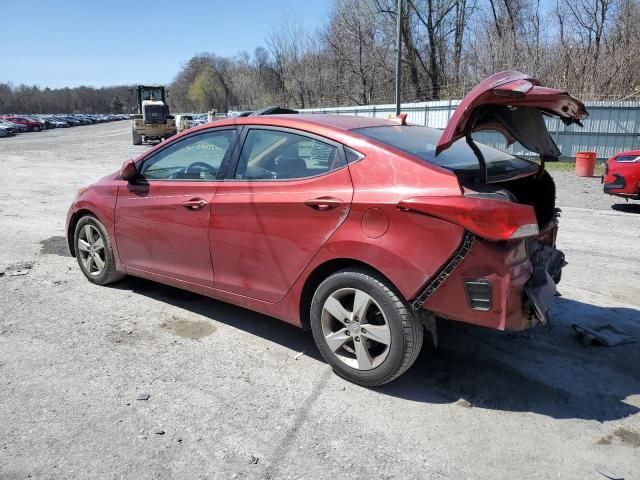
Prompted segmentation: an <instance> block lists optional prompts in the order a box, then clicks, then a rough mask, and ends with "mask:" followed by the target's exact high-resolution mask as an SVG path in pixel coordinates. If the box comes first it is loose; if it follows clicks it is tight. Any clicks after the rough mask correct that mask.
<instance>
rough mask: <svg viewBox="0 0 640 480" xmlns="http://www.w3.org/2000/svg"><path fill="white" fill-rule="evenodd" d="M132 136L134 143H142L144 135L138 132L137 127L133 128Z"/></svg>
mask: <svg viewBox="0 0 640 480" xmlns="http://www.w3.org/2000/svg"><path fill="white" fill-rule="evenodd" d="M131 138H132V139H133V144H134V145H142V135H140V134H139V133H138V132H136V129H135V128H132V129H131Z"/></svg>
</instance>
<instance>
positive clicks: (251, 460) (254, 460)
mask: <svg viewBox="0 0 640 480" xmlns="http://www.w3.org/2000/svg"><path fill="white" fill-rule="evenodd" d="M259 461H260V458H259V457H254V456H253V455H251V456H250V457H249V463H250V464H251V465H257V464H258V462H259Z"/></svg>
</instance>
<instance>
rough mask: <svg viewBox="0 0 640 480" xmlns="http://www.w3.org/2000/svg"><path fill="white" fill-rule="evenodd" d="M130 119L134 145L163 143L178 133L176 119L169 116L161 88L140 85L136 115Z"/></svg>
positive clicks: (162, 88) (163, 91)
mask: <svg viewBox="0 0 640 480" xmlns="http://www.w3.org/2000/svg"><path fill="white" fill-rule="evenodd" d="M130 118H131V137H132V140H133V144H134V145H142V143H143V142H147V143H148V142H152V141H162V140H164V139H165V138H169V137H171V136H172V135H175V134H176V133H177V129H176V121H175V118H174V117H173V115H170V114H169V106H168V105H167V103H166V99H165V90H164V87H161V86H148V85H138V88H137V106H136V113H134V114H132V115H131V116H130Z"/></svg>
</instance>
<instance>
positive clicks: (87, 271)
mask: <svg viewBox="0 0 640 480" xmlns="http://www.w3.org/2000/svg"><path fill="white" fill-rule="evenodd" d="M74 242H75V252H76V258H77V259H78V265H80V270H82V273H84V276H85V277H87V279H88V280H89V281H90V282H91V283H95V284H97V285H107V284H109V283H113V282H117V281H118V280H120V279H122V278H123V277H124V275H123V274H122V273H120V272H118V271H116V263H115V258H114V254H113V248H112V247H111V240H110V238H109V235H108V234H107V231H106V229H105V228H104V225H102V223H100V221H99V220H98V219H97V218H95V217H93V216H91V215H85V216H84V217H82V218H81V219H80V220H78V223H77V224H76V230H75V236H74Z"/></svg>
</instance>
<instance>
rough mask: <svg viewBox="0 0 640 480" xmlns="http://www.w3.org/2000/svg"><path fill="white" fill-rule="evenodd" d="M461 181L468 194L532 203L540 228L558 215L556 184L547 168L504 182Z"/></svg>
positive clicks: (525, 203)
mask: <svg viewBox="0 0 640 480" xmlns="http://www.w3.org/2000/svg"><path fill="white" fill-rule="evenodd" d="M461 183H462V186H463V187H465V190H466V191H465V195H467V196H474V197H486V198H497V199H501V200H505V199H506V200H509V201H511V202H517V203H521V204H524V205H531V206H532V207H533V208H534V210H535V212H536V218H537V220H538V228H540V230H542V229H543V228H544V227H545V226H546V225H548V224H549V222H551V221H552V220H553V219H554V218H555V216H556V209H555V206H556V185H555V183H554V181H553V178H551V175H549V172H547V171H546V170H543V171H542V173H537V174H534V175H530V176H527V177H523V178H518V179H515V180H508V181H504V182H497V183H487V184H478V183H473V184H465V183H464V182H463V181H462V180H461Z"/></svg>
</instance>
